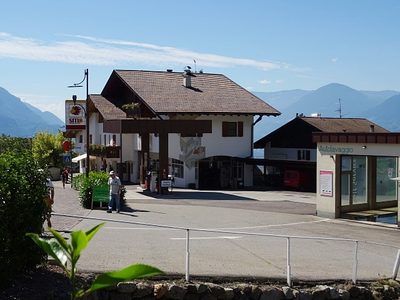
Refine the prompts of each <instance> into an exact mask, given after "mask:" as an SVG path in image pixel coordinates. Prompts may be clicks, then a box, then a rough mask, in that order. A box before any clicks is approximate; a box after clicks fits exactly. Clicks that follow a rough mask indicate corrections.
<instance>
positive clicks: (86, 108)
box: [68, 69, 90, 177]
mask: <svg viewBox="0 0 400 300" xmlns="http://www.w3.org/2000/svg"><path fill="white" fill-rule="evenodd" d="M85 80H86V103H85V107H83V106H82V105H80V104H79V103H78V104H77V103H76V95H73V96H72V100H73V102H74V106H79V107H81V108H82V109H83V111H84V113H85V120H86V126H85V127H86V170H85V173H86V177H89V167H90V156H89V151H90V147H89V142H90V140H89V69H85V76H84V77H83V79H82V81H81V82H78V83H74V84H73V85H69V86H68V87H69V88H77V87H83V85H81V84H82V83H83V82H84V81H85Z"/></svg>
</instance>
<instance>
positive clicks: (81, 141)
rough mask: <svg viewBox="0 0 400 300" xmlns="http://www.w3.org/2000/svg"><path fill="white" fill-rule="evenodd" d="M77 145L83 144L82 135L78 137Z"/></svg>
mask: <svg viewBox="0 0 400 300" xmlns="http://www.w3.org/2000/svg"><path fill="white" fill-rule="evenodd" d="M79 143H80V144H82V143H83V135H82V134H80V135H79Z"/></svg>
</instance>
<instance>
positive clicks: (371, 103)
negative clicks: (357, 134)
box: [0, 83, 400, 141]
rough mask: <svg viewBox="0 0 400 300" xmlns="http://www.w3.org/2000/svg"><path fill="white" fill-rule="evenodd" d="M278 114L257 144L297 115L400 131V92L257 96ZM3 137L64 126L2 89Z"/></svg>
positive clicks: (331, 89) (263, 126)
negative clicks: (364, 120)
mask: <svg viewBox="0 0 400 300" xmlns="http://www.w3.org/2000/svg"><path fill="white" fill-rule="evenodd" d="M254 94H255V95H257V96H258V97H259V98H261V99H263V100H264V101H265V102H267V103H268V104H270V105H271V106H273V107H274V108H276V109H277V110H279V111H280V112H281V113H282V114H281V115H280V116H278V117H264V118H263V119H262V120H261V121H260V122H259V123H257V125H256V126H255V131H254V140H255V141H256V140H258V139H260V138H262V137H263V136H265V135H267V134H268V133H270V132H271V131H273V130H275V129H277V128H279V127H280V126H282V125H283V124H285V123H287V122H288V121H290V120H291V119H293V118H294V117H295V116H296V114H303V115H305V116H310V115H312V114H317V115H320V116H322V117H340V116H341V117H344V118H367V119H369V120H371V121H373V122H375V123H377V124H378V125H380V126H382V127H384V128H386V129H388V130H390V131H400V117H399V116H400V92H399V91H391V90H386V91H361V90H355V89H352V88H350V87H348V86H346V85H343V84H338V83H331V84H328V85H325V86H323V87H320V88H319V89H317V90H301V89H296V90H284V91H278V92H254ZM0 107H1V108H2V109H1V110H0V134H6V135H10V136H18V137H31V136H34V134H35V133H36V132H38V131H49V132H57V131H58V130H60V128H61V127H62V126H63V125H64V122H63V121H61V120H60V119H59V118H58V117H56V116H55V115H54V114H52V113H51V112H47V111H45V112H43V111H41V110H39V109H37V108H36V107H34V106H32V105H30V104H28V103H26V102H23V101H21V99H20V98H18V97H15V96H14V95H12V94H10V93H9V92H8V91H7V90H5V89H4V88H2V87H0Z"/></svg>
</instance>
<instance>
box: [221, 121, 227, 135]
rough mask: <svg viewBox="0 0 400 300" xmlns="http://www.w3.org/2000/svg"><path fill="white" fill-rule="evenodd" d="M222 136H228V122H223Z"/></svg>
mask: <svg viewBox="0 0 400 300" xmlns="http://www.w3.org/2000/svg"><path fill="white" fill-rule="evenodd" d="M222 136H228V123H227V122H222Z"/></svg>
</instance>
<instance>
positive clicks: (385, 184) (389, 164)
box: [376, 157, 397, 202]
mask: <svg viewBox="0 0 400 300" xmlns="http://www.w3.org/2000/svg"><path fill="white" fill-rule="evenodd" d="M393 177H397V159H396V158H395V157H377V158H376V202H385V201H394V200H397V182H396V181H394V180H391V179H390V178H393Z"/></svg>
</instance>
